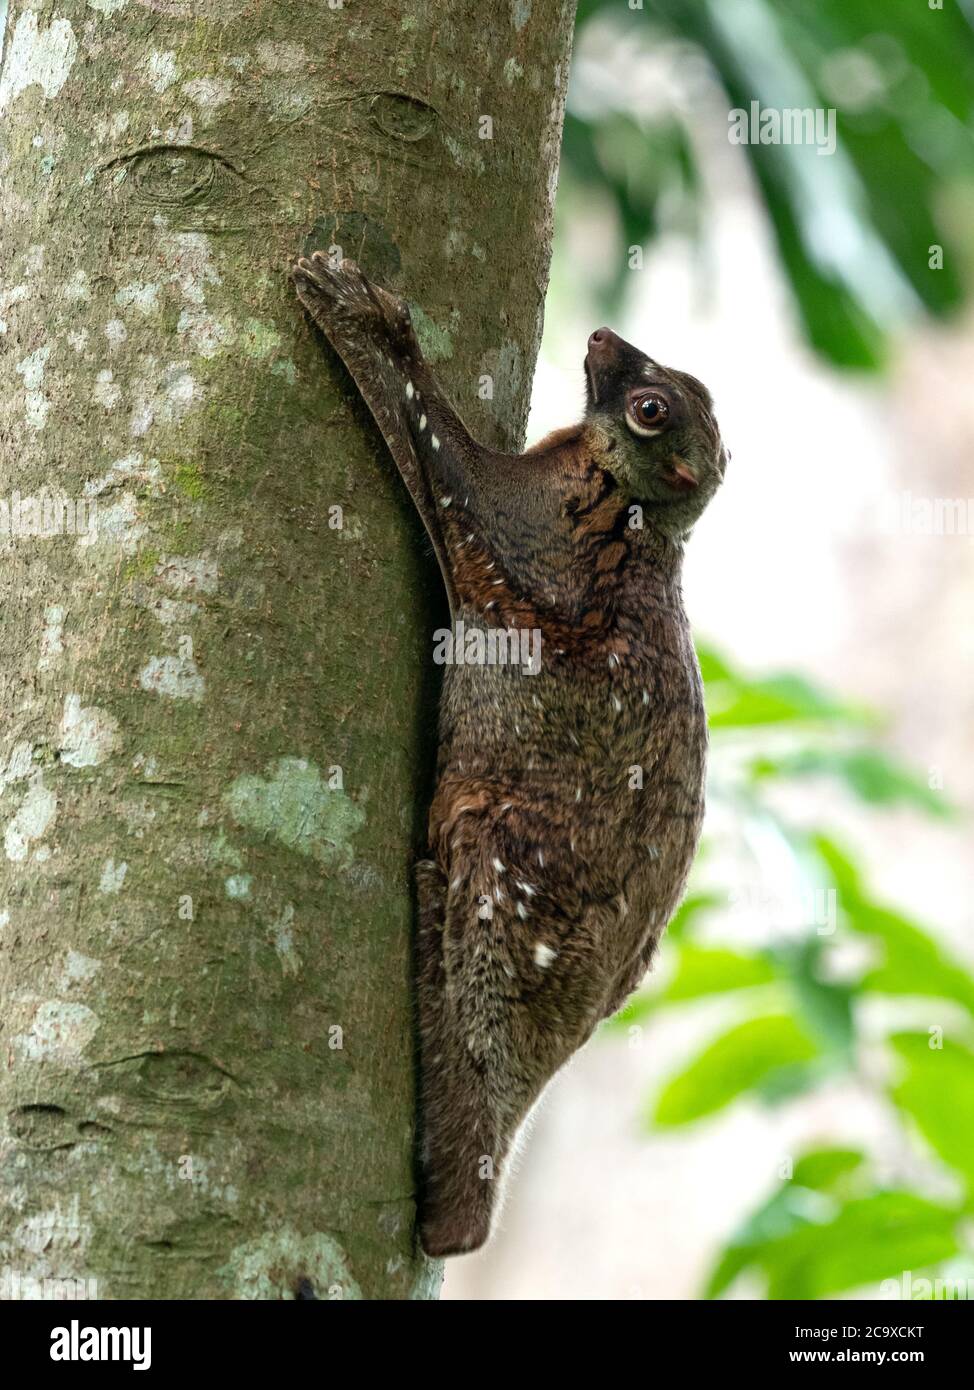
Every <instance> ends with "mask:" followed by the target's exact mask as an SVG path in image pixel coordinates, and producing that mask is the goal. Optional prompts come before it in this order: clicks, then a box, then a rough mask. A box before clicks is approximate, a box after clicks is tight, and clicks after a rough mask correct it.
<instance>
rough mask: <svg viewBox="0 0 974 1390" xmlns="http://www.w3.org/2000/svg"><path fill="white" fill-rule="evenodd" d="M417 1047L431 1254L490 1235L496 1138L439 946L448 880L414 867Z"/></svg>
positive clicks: (424, 1206) (423, 1191)
mask: <svg viewBox="0 0 974 1390" xmlns="http://www.w3.org/2000/svg"><path fill="white" fill-rule="evenodd" d="M416 885H417V895H418V900H419V904H418V905H419V911H418V928H419V930H418V941H417V955H418V959H417V1001H418V1009H419V1045H420V1047H419V1050H420V1076H419V1090H420V1105H419V1125H420V1148H419V1159H420V1195H419V1210H420V1235H421V1239H422V1243H423V1248H424V1250H425V1251H426V1253H427V1254H428V1255H434V1256H444V1255H458V1254H463V1253H464V1252H465V1251H469V1250H476V1249H477V1247H478V1246H480V1245H482V1244H483V1243H484V1241H485V1240H486V1239H487V1237H488V1235H489V1234H490V1223H491V1215H492V1212H493V1208H494V1202H495V1197H496V1170H497V1167H498V1162H499V1160H498V1158H497V1148H498V1141H497V1135H496V1132H495V1125H494V1119H493V1114H492V1106H491V1103H490V1096H489V1093H488V1087H487V1076H486V1073H485V1070H484V1068H483V1066H482V1065H481V1064H479V1063H478V1062H477V1061H476V1060H475V1058H474V1057H473V1056H472V1054H471V1052H470V1049H469V1048H468V1047H467V1045H466V1036H465V1033H464V1031H463V1027H462V1023H461V1020H460V1019H459V1017H458V1016H457V1014H456V1011H455V1009H454V1007H453V1004H452V1002H451V999H450V991H449V986H448V982H447V975H446V967H445V960H444V951H443V940H444V923H445V917H446V898H447V887H446V879H445V878H444V876H443V874H442V872H441V870H440V869H439V868H438V867H437V865H436V864H434V863H432V862H430V861H424V862H422V863H420V864H418V865H417V867H416Z"/></svg>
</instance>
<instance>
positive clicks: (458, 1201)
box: [293, 252, 727, 1255]
mask: <svg viewBox="0 0 974 1390" xmlns="http://www.w3.org/2000/svg"><path fill="white" fill-rule="evenodd" d="M293 275H294V281H295V284H296V287H297V291H298V294H299V296H300V298H301V301H302V303H303V304H304V306H305V308H306V309H307V310H308V312H309V313H310V314H311V316H312V318H313V319H314V321H315V322H316V323H317V324H318V325H319V327H320V328H321V329H322V330H323V331H324V333H325V335H326V337H327V338H328V340H329V341H330V343H331V345H332V347H333V348H334V349H335V350H336V352H337V353H338V355H339V356H340V357H341V359H342V361H343V362H344V363H345V366H346V367H347V368H348V370H349V372H350V373H351V375H352V377H353V379H354V381H355V385H356V386H357V387H358V390H359V391H360V392H361V394H362V396H363V397H364V399H365V401H366V403H367V405H368V406H369V409H370V410H371V412H372V414H373V416H374V417H375V420H376V422H377V424H378V426H379V429H380V430H381V431H382V434H383V436H384V438H385V441H386V444H387V445H388V447H389V450H390V452H391V454H392V456H393V458H394V459H395V462H396V464H397V466H398V468H399V471H400V473H401V474H402V477H403V479H404V481H405V483H406V486H407V487H408V489H409V491H410V493H411V494H412V498H413V501H414V503H415V505H416V507H417V509H418V511H419V513H420V516H421V517H422V520H423V522H424V524H425V526H426V529H427V531H428V532H429V535H430V538H431V540H432V543H433V546H434V548H435V550H436V554H437V558H438V560H439V563H440V568H441V570H442V574H443V579H444V581H445V584H446V589H447V593H448V596H449V600H450V607H451V612H452V617H453V620H454V622H455V623H457V624H458V621H459V620H460V619H462V620H463V622H464V626H465V628H466V629H467V630H468V631H469V629H471V628H480V629H489V628H494V627H499V628H504V629H508V630H510V629H520V630H523V629H528V630H532V631H534V630H537V631H540V633H541V662H540V670H538V671H537V672H536V673H535V674H531V673H529V672H528V671H527V670H525V669H524V668H523V667H522V666H521V665H518V664H510V663H508V664H493V665H491V664H486V663H480V664H477V663H470V664H468V663H466V662H464V664H453V665H447V666H446V667H445V671H444V686H443V694H442V700H441V707H440V714H439V755H438V764H437V779H436V790H435V794H434V797H433V802H432V807H431V810H430V816H429V850H428V857H427V858H425V859H423V860H422V861H421V862H420V863H419V864H417V866H416V884H417V897H418V931H417V963H416V968H417V997H418V1013H419V1036H420V1054H419V1062H420V1136H421V1145H420V1199H419V1200H420V1235H421V1239H422V1243H423V1246H424V1248H425V1250H426V1251H427V1253H428V1254H430V1255H457V1254H462V1253H464V1252H466V1251H470V1250H474V1249H476V1248H477V1247H478V1246H479V1245H481V1244H483V1242H484V1241H485V1240H486V1239H487V1237H488V1235H489V1234H490V1227H491V1218H492V1213H493V1211H494V1210H495V1207H496V1194H497V1192H498V1188H499V1185H500V1182H501V1178H502V1175H503V1173H504V1171H505V1167H506V1164H507V1162H508V1159H509V1156H510V1153H511V1148H512V1144H513V1141H514V1139H515V1136H516V1134H517V1131H518V1129H519V1127H520V1125H521V1124H522V1122H523V1121H524V1119H525V1117H526V1116H527V1114H528V1112H529V1110H530V1109H531V1107H532V1106H533V1105H534V1103H535V1101H536V1100H537V1099H538V1097H539V1095H540V1093H541V1091H542V1089H543V1088H544V1086H545V1085H546V1084H547V1082H548V1081H549V1080H550V1078H551V1077H552V1076H553V1075H554V1073H555V1072H556V1071H557V1070H558V1069H559V1067H561V1066H562V1065H563V1064H564V1063H565V1062H567V1061H568V1059H569V1058H570V1057H571V1056H572V1054H573V1053H574V1052H575V1051H576V1050H577V1049H578V1048H580V1047H581V1046H582V1044H583V1043H585V1042H586V1041H587V1039H588V1038H589V1037H590V1036H591V1034H592V1032H593V1030H594V1029H595V1027H596V1025H597V1024H598V1023H599V1021H600V1020H601V1019H603V1018H605V1017H606V1016H607V1015H609V1014H611V1013H613V1012H614V1011H615V1010H616V1009H618V1008H619V1006H620V1005H621V1004H622V1002H623V1001H624V1000H625V998H626V996H627V995H628V994H629V993H630V992H631V991H632V990H633V989H634V988H635V986H636V985H637V984H638V983H639V981H640V980H641V978H642V976H643V975H644V973H645V972H646V970H647V968H648V967H649V964H650V961H651V959H652V956H653V953H654V951H655V948H656V943H657V941H658V940H659V938H660V935H661V934H662V931H663V929H664V927H665V926H666V923H667V921H668V919H669V918H670V916H671V915H672V913H673V911H674V909H675V908H676V906H677V904H678V902H679V900H680V897H681V895H682V892H683V888H684V885H685V882H686V877H687V873H688V872H689V868H690V863H691V861H692V859H693V855H694V852H695V850H696V845H697V840H698V837H699V833H700V825H701V820H702V817H703V795H704V766H705V759H706V748H707V725H706V719H705V716H704V708H703V697H702V688H701V681H700V671H699V667H698V665H697V659H696V654H695V652H694V648H693V643H692V640H691V636H690V631H689V626H688V623H687V618H686V615H685V613H684V610H683V602H682V597H681V591H680V570H681V562H682V558H683V547H684V542H685V540H686V537H687V534H688V532H689V531H690V528H691V527H692V526H693V524H694V522H696V520H697V518H698V517H699V516H700V514H701V512H702V511H703V509H704V507H705V506H706V505H707V503H708V502H709V500H710V498H711V497H712V496H713V494H714V492H715V491H716V490H717V487H718V486H719V485H720V483H721V481H722V479H723V476H724V469H725V464H726V458H727V455H726V452H725V450H724V448H723V446H722V444H721V439H720V434H719V431H718V428H717V423H716V420H715V419H714V414H713V406H712V402H711V398H710V394H709V393H708V391H707V390H706V388H705V387H704V386H703V385H702V384H701V383H700V382H699V381H697V380H696V379H695V378H694V377H692V376H688V375H687V374H686V373H684V372H677V371H673V370H672V369H670V368H667V367H663V366H661V365H660V363H658V362H654V361H653V359H652V358H650V357H647V356H646V355H645V354H644V353H642V352H640V351H639V350H638V349H637V348H635V347H633V346H632V345H631V344H630V343H627V342H625V341H624V340H623V339H622V338H619V337H617V335H616V334H615V333H613V332H611V330H609V329H608V328H600V329H597V330H596V332H594V333H593V334H592V336H591V337H590V338H589V340H588V354H587V356H586V358H585V374H586V378H587V394H588V402H587V408H586V411H585V418H584V420H583V421H582V423H581V424H578V425H572V426H570V427H569V428H567V429H561V430H556V431H555V433H553V434H551V435H549V436H548V437H547V438H546V439H544V440H542V441H541V443H540V444H536V445H535V446H534V447H533V448H531V449H528V450H527V452H526V453H524V454H521V455H511V454H500V453H495V452H494V451H492V450H490V449H486V448H484V447H483V446H482V445H480V444H478V443H477V442H476V441H475V440H474V439H472V438H471V436H470V435H469V433H468V432H467V430H466V428H465V426H464V424H463V422H462V421H461V419H460V418H459V416H458V415H457V413H456V411H455V410H454V409H453V407H452V406H451V405H450V403H449V401H448V400H447V398H446V396H445V395H444V394H443V392H442V390H441V389H440V387H439V385H438V384H437V381H436V378H435V377H434V376H433V373H432V372H431V370H430V368H429V365H428V364H427V363H426V361H425V360H424V358H423V354H422V352H421V350H420V347H419V343H418V341H417V339H416V336H415V333H414V332H413V329H412V326H411V322H410V315H409V310H408V308H407V306H406V305H405V303H404V302H403V301H402V300H401V299H398V298H396V297H394V296H393V295H391V294H389V293H388V292H386V291H385V290H383V289H381V288H380V287H379V286H377V285H375V284H373V283H371V282H370V281H369V280H368V279H367V278H366V277H365V275H363V273H362V272H361V271H360V270H359V268H358V267H357V266H356V265H355V264H354V263H353V262H352V261H349V260H344V261H343V262H341V264H340V265H337V266H333V265H332V264H331V263H330V262H329V261H328V260H327V259H326V258H325V257H324V256H323V255H322V254H321V253H319V252H315V254H314V255H313V256H312V257H311V259H310V260H308V259H304V258H302V259H300V260H299V261H298V262H297V264H296V265H295V266H294V269H293Z"/></svg>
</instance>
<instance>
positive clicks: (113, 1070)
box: [0, 0, 574, 1298]
mask: <svg viewBox="0 0 974 1390" xmlns="http://www.w3.org/2000/svg"><path fill="white" fill-rule="evenodd" d="M0 8H2V3H0ZM573 11H574V5H573V4H572V3H571V0H533V3H532V0H510V2H509V0H478V3H474V2H473V0H460V2H459V3H456V4H451V5H449V6H442V5H439V4H437V3H436V0H398V2H397V0H392V3H390V4H385V5H382V6H381V7H380V6H376V5H369V6H366V5H365V4H364V3H359V2H358V0H345V3H344V4H341V3H339V0H328V3H319V4H317V5H307V4H300V5H299V4H296V3H293V2H292V0H287V2H286V3H281V0H278V2H277V3H274V4H271V3H269V0H88V3H87V4H84V3H81V2H80V0H77V2H74V0H58V3H56V4H49V3H40V2H39V0H33V3H24V2H23V0H11V3H10V9H9V14H8V15H7V20H6V32H5V42H4V49H3V61H2V69H0V182H2V230H0V602H2V609H0V625H2V641H0V715H2V725H0V737H2V741H0V839H2V843H3V849H2V852H0V924H2V925H0V995H2V1009H0V1276H2V1278H3V1280H4V1283H3V1285H0V1295H4V1294H5V1296H7V1297H37V1296H43V1295H44V1294H45V1293H50V1292H52V1290H54V1289H55V1288H56V1286H55V1285H54V1284H52V1283H51V1282H50V1281H57V1280H81V1281H86V1283H85V1285H84V1286H83V1287H84V1289H85V1290H86V1291H87V1292H88V1293H89V1294H90V1295H92V1296H97V1297H100V1298H292V1297H312V1296H315V1297H318V1298H328V1297H345V1298H351V1297H365V1298H409V1297H414V1298H415V1297H418V1298H422V1297H435V1294H436V1290H437V1288H438V1284H439V1278H440V1269H439V1266H438V1265H436V1264H433V1263H431V1262H429V1261H426V1260H425V1259H424V1258H423V1257H422V1256H421V1255H420V1254H419V1253H418V1252H417V1247H416V1243H415V1234H414V1177H413V1122H414V1119H413V1117H414V1083H413V1019H412V1002H411V959H410V936H411V922H412V901H411V899H412V894H411V887H410V877H411V872H410V871H411V864H412V861H413V858H414V856H415V854H416V851H417V848H418V845H419V842H420V841H421V839H422V835H423V825H424V819H425V797H426V795H427V791H428V786H429V775H428V771H427V769H428V767H429V765H430V761H431V747H432V739H433V728H434V710H435V700H436V680H435V669H434V667H433V665H432V662H431V660H430V657H431V653H432V645H431V641H430V637H431V633H430V629H431V627H433V626H436V625H437V620H438V618H439V617H440V614H441V612H442V603H441V598H440V591H439V583H438V577H437V574H436V570H435V567H434V565H433V561H432V558H431V555H430V553H429V551H428V547H424V544H423V541H422V540H421V533H420V529H419V526H418V523H417V522H416V520H415V519H414V517H413V515H412V512H411V508H410V503H409V501H408V498H407V496H406V494H405V491H404V489H403V488H402V486H401V484H400V483H399V481H398V479H397V478H396V477H395V475H394V469H393V468H392V466H391V464H390V462H389V461H388V460H387V459H386V457H385V456H384V452H383V449H382V446H381V441H380V439H379V436H378V434H377V432H376V431H375V429H374V427H373V426H372V423H371V420H370V418H369V417H368V415H367V412H366V411H365V409H364V408H363V406H362V404H361V402H360V401H359V400H358V398H357V396H356V395H355V393H354V390H353V389H352V387H351V384H350V382H349V380H348V378H347V377H346V376H345V374H344V372H343V371H342V369H341V368H340V366H339V365H338V363H337V359H335V358H334V357H333V356H331V355H330V354H329V352H328V351H327V350H326V349H325V348H324V346H323V344H322V341H321V340H320V339H319V338H318V337H317V336H316V335H315V334H314V333H313V332H312V330H311V329H310V327H309V326H308V324H307V323H306V322H305V320H304V318H303V316H302V314H301V312H300V310H299V308H298V306H297V304H296V301H295V299H294V296H293V292H292V290H291V287H290V284H289V280H288V276H287V269H288V265H289V262H290V259H291V257H292V256H293V255H294V254H295V253H297V252H298V251H301V250H304V251H308V250H309V249H312V248H314V247H328V246H332V245H337V246H340V247H341V248H342V250H343V251H344V253H345V254H347V255H354V256H355V257H356V258H357V259H358V260H359V261H360V262H361V263H362V265H363V266H364V268H365V269H366V270H367V271H368V272H369V273H370V274H371V275H372V276H374V277H375V278H377V279H378V280H380V281H381V282H383V283H385V284H388V285H389V286H391V287H394V288H396V289H398V290H399V291H400V292H402V293H405V294H406V295H407V296H408V298H409V299H410V300H411V301H412V303H413V305H414V306H415V313H414V319H415V321H416V323H417V328H418V331H419V333H420V337H421V339H422V340H423V345H424V349H425V350H426V351H427V352H428V353H429V354H430V355H431V356H432V357H433V358H434V360H437V361H438V363H439V369H440V371H441V372H442V374H443V376H444V378H445V380H446V381H447V383H448V385H449V387H450V389H451V391H452V392H453V394H454V397H455V399H456V401H457V404H458V406H459V408H460V409H461V411H462V412H463V413H464V414H465V415H466V417H467V419H468V422H469V424H470V426H471V429H472V430H473V431H474V433H475V434H479V435H481V436H482V437H483V438H484V440H485V441H486V442H488V443H491V444H494V445H501V446H505V447H517V446H519V444H520V442H521V439H522V431H523V425H524V421H525V416H526V409H527V403H528V392H529V386H530V381H531V374H532V369H533V364H534V357H535V352H536V349H537V344H538V339H539V335H540V326H541V316H542V302H543V296H544V290H545V286H546V281H547V268H548V254H549V242H550V234H551V204H552V197H553V190H554V184H555V178H556V172H557V153H558V140H559V136H560V128H561V115H562V106H563V98H564V92H565V84H566V78H567V64H568V53H569V47H570V36H571V25H572V19H573ZM420 306H421V307H420ZM45 490H46V493H47V501H48V504H49V507H48V513H47V516H46V518H45V515H44V512H43V508H42V507H33V506H32V505H30V504H29V503H28V502H27V499H37V500H38V501H43V500H44V496H45ZM58 499H60V500H58ZM52 500H53V501H54V502H55V503H57V504H58V505H56V506H54V507H53V508H52V507H51V505H50V504H51V502H52ZM18 503H19V505H18ZM61 503H64V504H65V505H63V506H62V505H60V504H61ZM38 512H40V515H38V514H37V513H38ZM45 521H46V523H47V528H46V529H47V531H48V532H52V531H53V532H54V534H40V535H39V534H33V533H32V532H36V529H37V525H38V524H39V525H40V526H41V528H42V529H43V528H44V527H45ZM45 1281H48V1282H47V1283H45Z"/></svg>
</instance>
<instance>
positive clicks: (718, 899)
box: [666, 891, 727, 941]
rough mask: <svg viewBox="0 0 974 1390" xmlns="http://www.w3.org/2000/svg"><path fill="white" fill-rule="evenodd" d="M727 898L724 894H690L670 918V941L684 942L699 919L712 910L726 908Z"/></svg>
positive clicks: (668, 929) (667, 933)
mask: <svg viewBox="0 0 974 1390" xmlns="http://www.w3.org/2000/svg"><path fill="white" fill-rule="evenodd" d="M726 904H727V898H726V897H725V895H724V894H723V893H715V892H712V891H711V892H706V893H688V894H687V896H686V897H685V898H684V899H683V901H682V903H681V904H680V906H679V907H678V908H677V909H676V911H675V912H674V914H673V916H672V917H671V918H670V924H669V926H668V927H667V928H666V938H667V940H669V941H682V940H683V938H684V937H685V936H686V935H687V932H688V931H689V929H690V927H692V926H693V924H694V923H695V922H696V920H697V918H698V917H703V916H705V915H706V913H707V912H709V911H710V909H711V908H714V907H725V906H726Z"/></svg>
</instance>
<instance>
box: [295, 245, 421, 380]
mask: <svg viewBox="0 0 974 1390" xmlns="http://www.w3.org/2000/svg"><path fill="white" fill-rule="evenodd" d="M291 275H292V278H293V280H294V285H295V288H296V290H297V292H298V297H299V299H300V300H301V303H302V304H303V305H304V307H305V308H306V309H307V310H308V312H309V314H310V315H311V317H312V318H313V319H314V321H315V322H316V323H317V324H318V326H319V328H321V329H322V330H323V331H324V332H325V333H326V334H327V335H328V336H329V337H333V336H334V334H335V333H336V332H339V333H341V334H348V333H349V332H350V331H351V329H352V326H353V325H358V327H359V331H364V332H366V333H368V335H369V337H370V339H371V340H372V342H373V344H374V343H375V341H376V340H377V339H378V340H380V341H381V339H382V338H385V339H386V340H387V341H388V343H389V346H390V348H393V349H395V351H396V352H397V354H399V355H401V356H406V357H409V356H411V355H412V354H413V350H414V348H415V347H416V340H415V337H414V336H413V327H412V321H411V319H410V317H409V307H408V305H407V304H406V303H405V301H404V300H402V299H399V298H397V296H396V295H393V294H390V293H389V292H388V290H384V289H382V288H381V287H380V286H379V285H374V284H373V283H372V282H371V281H370V280H369V279H367V277H366V276H365V275H364V274H363V273H362V271H361V270H360V269H359V267H358V265H357V264H356V263H355V261H352V260H349V259H347V258H343V259H342V260H340V261H335V260H333V259H332V258H331V257H330V256H327V255H325V253H324V252H322V251H315V252H313V253H312V255H311V257H310V259H309V258H308V257H306V256H302V257H301V258H300V259H299V260H298V261H296V262H295V264H294V266H293V267H292V270H291Z"/></svg>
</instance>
